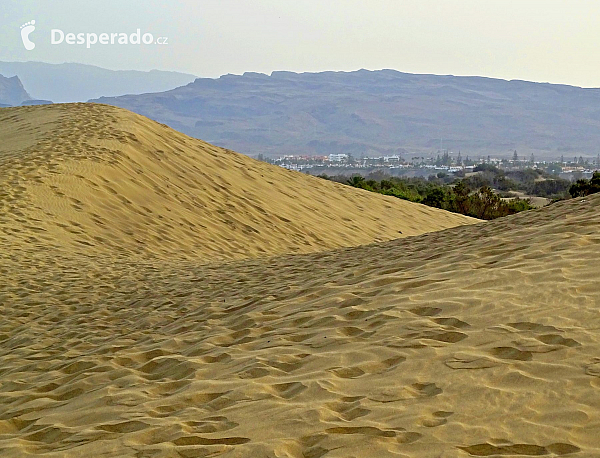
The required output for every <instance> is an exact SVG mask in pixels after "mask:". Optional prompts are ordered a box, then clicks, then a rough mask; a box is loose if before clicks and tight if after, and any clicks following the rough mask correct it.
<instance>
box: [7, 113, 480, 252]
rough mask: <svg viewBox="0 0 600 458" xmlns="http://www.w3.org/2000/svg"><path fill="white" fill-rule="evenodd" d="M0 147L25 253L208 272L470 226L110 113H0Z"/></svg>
mask: <svg viewBox="0 0 600 458" xmlns="http://www.w3.org/2000/svg"><path fill="white" fill-rule="evenodd" d="M0 138H1V139H2V141H1V142H0V172H1V174H0V180H1V181H0V183H1V185H2V188H1V189H2V193H3V195H2V199H1V200H0V202H1V204H2V206H3V209H2V214H3V215H4V216H3V221H0V227H2V228H3V229H4V232H5V234H6V233H7V232H8V236H6V235H5V237H4V240H3V242H4V243H6V244H10V245H11V246H13V247H20V248H21V249H27V248H28V247H31V246H32V245H35V246H36V247H40V248H41V247H44V248H47V247H48V246H53V247H56V248H61V247H62V248H65V249H67V250H69V251H71V250H80V251H85V252H86V253H89V254H95V255H99V256H105V255H106V251H107V250H109V251H110V252H111V256H115V255H116V256H121V255H122V256H131V255H148V254H153V255H160V256H167V257H173V256H178V257H181V256H188V257H191V258H194V259H196V260H200V261H204V262H206V261H207V260H209V259H210V260H213V261H214V260H219V259H231V258H242V257H248V256H256V255H271V254H276V253H289V252H300V253H302V252H314V251H318V250H322V249H327V248H334V247H342V246H355V245H360V244H364V243H370V242H374V241H383V240H390V239H394V238H398V237H404V236H409V235H416V234H422V233H424V232H428V231H435V230H439V229H444V228H448V227H453V226H457V225H460V224H470V223H473V222H475V220H473V219H471V218H466V217H463V216H461V215H455V214H451V213H448V212H443V211H440V210H437V209H432V208H429V207H426V206H423V205H415V204H412V203H410V202H404V201H401V200H399V199H396V198H393V197H382V196H377V195H374V194H373V193H369V192H367V191H362V190H357V189H353V188H350V187H348V186H343V185H339V184H336V183H330V182H327V181H325V180H321V179H317V178H314V177H309V176H306V175H303V174H300V173H296V172H290V171H287V170H284V169H282V168H280V167H275V166H271V165H269V164H265V163H261V162H257V161H254V160H252V159H250V158H248V157H246V156H244V155H241V154H237V153H234V152H232V151H227V150H223V149H221V148H217V147H215V146H212V145H209V144H207V143H204V142H202V141H199V140H195V139H192V138H190V137H187V136H185V135H183V134H180V133H179V132H176V131H174V130H172V129H170V128H168V127H166V126H163V125H161V124H158V123H155V122H153V121H150V120H149V119H147V118H144V117H142V116H139V115H135V114H133V113H131V112H128V111H126V110H123V109H121V108H115V107H109V106H105V105H93V104H65V105H55V106H47V107H26V108H7V109H2V110H1V111H0ZM400 232H401V233H400ZM34 239H35V240H34Z"/></svg>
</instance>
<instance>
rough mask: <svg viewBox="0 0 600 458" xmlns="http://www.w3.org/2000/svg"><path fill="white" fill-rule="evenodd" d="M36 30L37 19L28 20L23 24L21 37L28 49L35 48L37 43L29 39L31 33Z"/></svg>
mask: <svg viewBox="0 0 600 458" xmlns="http://www.w3.org/2000/svg"><path fill="white" fill-rule="evenodd" d="M34 30H35V21H29V22H26V23H25V24H23V25H22V26H21V39H22V40H23V46H25V49H26V50H27V51H31V50H32V49H33V48H35V43H34V42H32V41H31V40H30V39H29V34H30V33H31V32H33V31H34Z"/></svg>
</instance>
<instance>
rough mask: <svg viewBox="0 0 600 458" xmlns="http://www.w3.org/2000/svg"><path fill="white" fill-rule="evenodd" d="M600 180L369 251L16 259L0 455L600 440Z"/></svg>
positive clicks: (515, 448)
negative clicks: (541, 204) (551, 199)
mask: <svg viewBox="0 0 600 458" xmlns="http://www.w3.org/2000/svg"><path fill="white" fill-rule="evenodd" d="M598 227H600V195H596V196H590V197H589V198H586V199H576V200H571V201H568V202H563V203H559V204H555V205H552V206H550V207H547V208H544V209H540V210H535V211H532V212H528V213H522V214H519V215H516V216H514V217H509V218H504V219H500V220H496V221H493V222H490V223H485V224H479V225H474V226H462V227H457V228H453V229H448V230H445V231H442V232H438V233H431V234H425V235H422V236H417V237H411V238H407V239H401V240H395V241H390V242H386V243H381V244H373V245H369V246H363V247H358V248H347V249H342V250H338V251H331V252H322V253H314V254H305V255H286V256H280V257H275V258H271V259H266V260H260V259H249V260H241V261H235V262H230V263H225V264H222V265H212V266H210V265H204V266H200V265H198V264H197V263H195V262H192V261H173V262H170V261H168V260H162V261H160V262H156V261H153V260H152V259H149V260H147V261H143V260H141V261H139V260H137V261H134V260H132V261H130V262H121V263H114V262H113V260H111V259H110V258H92V257H90V256H77V255H75V254H71V255H69V256H62V255H60V253H58V254H56V253H54V254H53V255H52V256H49V255H48V254H47V253H46V252H44V251H39V252H36V253H33V254H32V255H31V256H29V257H28V258H22V257H17V256H13V257H12V258H10V259H8V258H7V259H4V261H3V263H2V265H1V274H2V278H3V279H4V280H5V282H4V284H3V285H2V286H0V304H1V305H0V314H1V316H2V317H3V319H2V321H0V455H1V456H2V457H23V456H48V457H81V456H94V457H213V456H223V457H250V456H251V457H271V458H273V457H278V458H281V457H293V458H318V457H326V458H333V457H340V458H341V457H344V458H346V457H357V458H358V457H361V458H362V457H364V458H366V457H419V458H421V457H431V458H433V457H468V456H511V457H523V456H534V455H545V456H564V455H567V456H576V457H595V456H600V396H599V393H600V333H599V330H600V314H599V313H598V305H599V304H600V283H599V280H598V259H599V257H600V233H599V232H598Z"/></svg>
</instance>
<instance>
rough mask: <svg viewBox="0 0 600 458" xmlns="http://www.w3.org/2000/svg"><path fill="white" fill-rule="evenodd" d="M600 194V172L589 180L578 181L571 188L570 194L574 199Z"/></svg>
mask: <svg viewBox="0 0 600 458" xmlns="http://www.w3.org/2000/svg"><path fill="white" fill-rule="evenodd" d="M597 192H600V172H594V175H593V176H592V178H590V179H589V180H585V179H582V180H577V181H576V182H575V183H573V185H571V187H570V188H569V194H571V196H572V197H583V196H589V195H590V194H595V193H597Z"/></svg>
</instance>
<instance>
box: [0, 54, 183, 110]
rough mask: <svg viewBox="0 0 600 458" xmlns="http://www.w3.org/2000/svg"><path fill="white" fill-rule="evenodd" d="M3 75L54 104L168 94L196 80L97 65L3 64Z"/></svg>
mask: <svg viewBox="0 0 600 458" xmlns="http://www.w3.org/2000/svg"><path fill="white" fill-rule="evenodd" d="M0 74H3V75H5V76H14V75H17V76H18V77H19V78H20V80H21V81H22V82H23V85H24V86H25V87H26V88H27V90H28V91H29V93H30V94H31V96H32V97H34V98H36V99H43V100H52V101H54V102H85V101H87V100H89V99H92V98H96V97H101V96H118V95H123V94H141V93H144V92H159V91H166V90H168V89H172V88H175V87H178V86H182V85H184V84H187V83H189V82H191V81H193V80H194V78H195V76H194V75H190V74H186V73H179V72H169V71H161V70H151V71H149V72H144V71H137V70H108V69H105V68H101V67H96V66H94V65H85V64H76V63H65V64H48V63H44V62H0Z"/></svg>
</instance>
